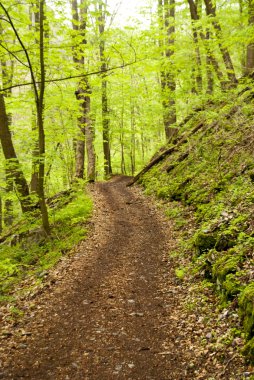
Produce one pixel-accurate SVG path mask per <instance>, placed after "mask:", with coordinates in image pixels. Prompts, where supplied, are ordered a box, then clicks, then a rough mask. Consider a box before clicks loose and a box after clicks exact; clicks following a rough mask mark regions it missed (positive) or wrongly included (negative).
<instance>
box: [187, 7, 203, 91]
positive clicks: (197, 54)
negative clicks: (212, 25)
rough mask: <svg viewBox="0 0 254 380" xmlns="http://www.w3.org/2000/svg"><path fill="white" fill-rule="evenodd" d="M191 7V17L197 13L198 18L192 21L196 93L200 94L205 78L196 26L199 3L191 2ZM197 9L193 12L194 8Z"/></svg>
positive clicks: (193, 18)
mask: <svg viewBox="0 0 254 380" xmlns="http://www.w3.org/2000/svg"><path fill="white" fill-rule="evenodd" d="M189 7H190V11H191V16H192V14H193V13H196V14H197V15H196V16H193V17H191V19H192V34H193V40H194V44H195V58H196V64H195V68H194V74H195V80H196V86H195V90H196V91H195V92H197V93H200V92H201V91H202V89H203V78H202V73H201V65H202V62H201V54H200V48H199V34H198V29H197V27H196V24H195V18H196V17H197V18H198V17H199V16H198V12H197V3H195V4H194V2H193V4H192V2H191V1H189ZM193 7H195V9H194V10H193V9H192V8H193Z"/></svg>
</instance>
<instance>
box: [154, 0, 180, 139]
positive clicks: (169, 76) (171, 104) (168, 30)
mask: <svg viewBox="0 0 254 380" xmlns="http://www.w3.org/2000/svg"><path fill="white" fill-rule="evenodd" d="M158 11H159V19H160V25H161V29H162V33H163V34H164V33H165V34H166V37H165V41H164V43H163V45H164V46H163V47H162V48H163V50H162V56H163V57H164V59H165V64H164V68H163V69H162V71H161V88H162V105H163V121H164V128H165V134H166V139H167V140H168V139H169V138H170V128H171V126H173V125H174V124H175V123H176V104H175V89H176V83H175V75H174V73H173V72H172V66H173V56H174V44H175V37H174V34H175V0H164V2H163V1H162V0H159V9H158Z"/></svg>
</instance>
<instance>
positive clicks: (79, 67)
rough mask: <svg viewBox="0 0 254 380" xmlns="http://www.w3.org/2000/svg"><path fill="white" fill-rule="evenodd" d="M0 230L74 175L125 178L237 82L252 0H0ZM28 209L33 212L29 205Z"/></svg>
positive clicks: (247, 70)
mask: <svg viewBox="0 0 254 380" xmlns="http://www.w3.org/2000/svg"><path fill="white" fill-rule="evenodd" d="M0 12H1V18H0V39H1V41H0V63H1V92H0V122H1V128H0V140H1V146H2V149H1V155H2V159H1V164H0V165H1V166H0V181H1V188H0V189H1V210H2V213H1V229H2V228H6V227H8V226H9V225H11V224H12V223H13V221H14V220H15V219H16V218H18V217H19V215H20V213H21V212H22V213H27V212H29V213H38V212H40V215H41V217H42V225H43V228H44V231H45V232H46V233H47V234H49V233H50V223H49V219H48V207H47V199H48V198H49V197H51V196H53V195H54V194H56V193H58V192H60V191H63V190H66V189H70V188H71V187H72V185H73V183H74V182H75V181H77V180H79V179H85V180H87V181H95V180H96V179H102V178H103V177H105V178H109V177H110V176H111V175H112V173H122V174H128V175H134V174H135V173H136V172H137V171H138V170H140V169H141V168H142V167H143V166H144V164H145V163H146V162H147V161H148V159H150V158H151V156H152V155H153V154H154V153H155V151H156V150H157V149H158V148H159V147H160V146H162V145H163V144H165V143H169V142H170V141H171V139H172V138H174V136H175V135H176V134H177V133H178V130H179V123H181V121H182V120H184V118H186V117H187V116H188V115H189V114H191V113H192V112H193V110H195V109H200V107H201V108H202V107H205V104H207V102H216V101H218V100H221V99H223V98H225V97H227V93H228V92H229V91H232V90H233V89H234V88H236V87H237V86H246V83H248V80H249V78H251V75H252V72H253V67H254V43H253V36H254V33H253V21H254V1H252V0H248V1H247V0H246V1H244V0H238V1H233V0H232V1H231V0H230V1H227V2H225V1H220V0H217V1H216V2H215V1H213V0H204V1H201V0H188V1H187V0H186V1H180V0H179V1H178V0H158V1H151V0H150V1H147V3H146V5H145V6H142V7H141V9H140V12H141V13H142V17H144V18H145V19H146V20H147V21H146V22H145V23H141V22H140V18H139V20H137V21H136V22H134V21H132V23H130V24H126V23H124V25H119V22H118V23H114V17H115V15H114V12H113V13H110V8H109V6H108V5H107V2H106V1H101V0H91V1H90V0H72V1H69V0H68V1H67V0H66V1H65V0H62V1H47V0H38V1H36V0H33V1H32V0H31V1H30V0H28V1H25V2H20V1H17V2H13V1H12V0H5V1H1V2H0ZM38 210H39V211H38Z"/></svg>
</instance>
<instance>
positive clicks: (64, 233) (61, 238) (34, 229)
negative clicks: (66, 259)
mask: <svg viewBox="0 0 254 380" xmlns="http://www.w3.org/2000/svg"><path fill="white" fill-rule="evenodd" d="M83 187H84V186H82V184H79V189H76V190H75V191H73V192H72V194H71V196H69V197H67V198H66V197H65V198H64V199H63V200H62V202H60V205H57V206H56V207H53V208H50V209H49V217H50V224H51V228H52V230H51V235H50V236H49V237H45V235H44V234H43V233H42V230H41V228H40V227H39V226H40V224H39V223H40V221H38V220H35V219H33V218H26V219H25V220H22V221H20V226H21V227H20V229H19V230H18V231H16V234H15V235H14V236H13V235H12V236H10V237H9V238H8V239H7V240H6V241H5V242H4V243H2V244H1V246H0V301H7V300H11V299H12V298H13V296H12V292H13V289H14V287H15V285H17V284H18V283H20V282H21V281H22V280H23V279H24V278H26V277H29V276H33V277H35V278H36V279H37V281H38V282H40V281H41V280H42V279H43V277H44V276H45V275H46V274H47V271H48V270H49V269H50V268H51V267H53V266H54V265H55V264H56V263H57V262H58V261H59V259H60V258H61V257H62V256H63V255H64V254H66V253H67V252H68V251H69V250H70V249H71V248H72V247H73V246H74V245H75V244H77V243H79V242H80V241H81V240H83V239H84V238H85V237H86V234H87V228H86V222H87V221H88V219H89V217H90V215H91V212H92V201H91V199H90V197H89V196H88V195H87V194H86V193H85V191H84V190H83Z"/></svg>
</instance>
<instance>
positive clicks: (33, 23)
mask: <svg viewBox="0 0 254 380" xmlns="http://www.w3.org/2000/svg"><path fill="white" fill-rule="evenodd" d="M29 13H30V29H31V30H34V32H35V41H34V42H35V45H37V46H38V45H39V40H38V37H37V36H38V34H39V25H40V9H39V3H38V2H37V3H35V4H34V5H33V6H30V9H29ZM32 90H33V85H32ZM36 132H37V120H36V110H35V109H34V108H32V135H33V136H36ZM38 157H39V144H38V139H37V138H36V139H35V141H34V144H33V149H32V172H31V182H30V189H31V192H32V193H36V192H37V189H38V186H39V184H38V180H39V166H38Z"/></svg>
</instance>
